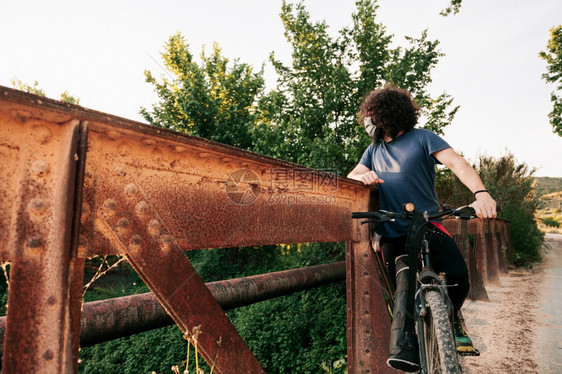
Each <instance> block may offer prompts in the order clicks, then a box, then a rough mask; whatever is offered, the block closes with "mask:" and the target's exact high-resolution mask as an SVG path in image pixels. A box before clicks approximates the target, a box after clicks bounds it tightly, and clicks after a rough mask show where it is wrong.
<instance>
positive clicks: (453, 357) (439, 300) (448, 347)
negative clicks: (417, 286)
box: [421, 289, 461, 374]
mask: <svg viewBox="0 0 562 374" xmlns="http://www.w3.org/2000/svg"><path fill="white" fill-rule="evenodd" d="M424 297H425V301H426V306H427V309H428V310H427V314H426V315H425V316H424V317H423V321H422V328H423V331H422V332H421V333H422V339H421V340H422V341H421V343H422V344H423V348H422V351H423V356H424V357H423V358H422V361H425V362H424V363H425V365H423V363H422V366H425V368H426V374H457V373H460V372H461V371H460V367H459V363H458V360H457V350H456V347H455V337H454V335H453V329H452V326H451V321H450V319H449V315H448V313H447V307H446V306H445V302H444V300H443V295H442V294H441V292H439V291H438V290H431V289H430V290H427V291H425V294H424Z"/></svg>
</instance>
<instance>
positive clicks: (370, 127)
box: [363, 117, 376, 136]
mask: <svg viewBox="0 0 562 374" xmlns="http://www.w3.org/2000/svg"><path fill="white" fill-rule="evenodd" d="M363 126H365V131H367V134H369V136H373V135H374V134H375V129H376V126H375V125H374V124H373V121H372V120H371V117H365V118H363Z"/></svg>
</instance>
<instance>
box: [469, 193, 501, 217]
mask: <svg viewBox="0 0 562 374" xmlns="http://www.w3.org/2000/svg"><path fill="white" fill-rule="evenodd" d="M470 206H471V207H473V208H474V210H475V211H476V215H477V216H478V218H496V216H497V212H496V201H495V200H494V199H492V196H490V194H489V193H488V192H482V193H479V194H477V195H476V201H475V202H473V203H472V204H470Z"/></svg>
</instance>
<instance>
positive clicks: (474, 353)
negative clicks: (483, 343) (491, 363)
mask: <svg viewBox="0 0 562 374" xmlns="http://www.w3.org/2000/svg"><path fill="white" fill-rule="evenodd" d="M457 353H458V354H459V355H460V356H463V357H466V356H480V351H479V350H478V349H476V348H472V349H471V350H469V351H457Z"/></svg>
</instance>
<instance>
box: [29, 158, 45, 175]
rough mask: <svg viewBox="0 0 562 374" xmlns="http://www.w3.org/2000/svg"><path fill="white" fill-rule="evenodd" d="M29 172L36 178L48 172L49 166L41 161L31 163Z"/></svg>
mask: <svg viewBox="0 0 562 374" xmlns="http://www.w3.org/2000/svg"><path fill="white" fill-rule="evenodd" d="M31 172H32V173H33V174H34V175H36V176H42V175H45V174H47V173H48V172H49V164H47V163H46V162H45V161H43V160H35V161H33V162H32V163H31Z"/></svg>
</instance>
